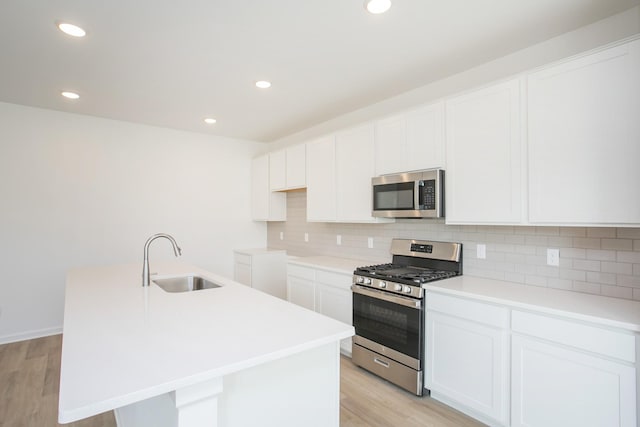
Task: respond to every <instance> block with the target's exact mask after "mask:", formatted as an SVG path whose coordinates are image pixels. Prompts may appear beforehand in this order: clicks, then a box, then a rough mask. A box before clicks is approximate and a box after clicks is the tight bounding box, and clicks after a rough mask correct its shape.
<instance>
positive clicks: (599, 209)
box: [445, 40, 640, 226]
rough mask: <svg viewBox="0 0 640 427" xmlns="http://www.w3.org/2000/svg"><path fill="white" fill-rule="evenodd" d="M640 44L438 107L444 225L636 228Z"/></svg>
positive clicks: (574, 61) (638, 220)
mask: <svg viewBox="0 0 640 427" xmlns="http://www.w3.org/2000/svg"><path fill="white" fill-rule="evenodd" d="M639 75H640V40H634V41H631V42H628V43H624V44H620V45H617V46H614V47H611V48H608V49H603V50H599V51H597V52H594V53H591V54H588V55H583V56H579V57H576V58H573V59H570V60H567V61H564V62H562V63H559V64H556V65H553V66H549V67H545V68H543V69H540V70H539V71H535V72H532V73H528V74H527V75H525V76H522V77H519V78H515V79H513V80H510V81H507V82H504V83H499V84H495V85H492V86H490V87H487V88H483V89H480V90H476V91H473V92H470V93H467V94H464V95H461V96H458V97H455V98H451V99H448V100H447V101H446V113H445V115H446V122H447V125H446V132H447V133H446V147H447V153H446V155H447V163H446V165H447V166H446V170H447V175H446V176H447V188H446V197H447V212H446V218H447V223H451V224H483V223H487V224H535V225H583V226H586V225H615V226H637V225H638V224H640V185H639V184H640V167H638V161H639V160H640V120H638V118H639V117H640V79H639V78H638V76H639Z"/></svg>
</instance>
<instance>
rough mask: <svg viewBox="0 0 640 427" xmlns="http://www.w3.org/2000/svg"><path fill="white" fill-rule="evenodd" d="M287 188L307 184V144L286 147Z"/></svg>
mask: <svg viewBox="0 0 640 427" xmlns="http://www.w3.org/2000/svg"><path fill="white" fill-rule="evenodd" d="M286 154H287V189H289V190H292V189H296V188H304V187H306V186H307V146H306V144H298V145H294V146H292V147H287V149H286Z"/></svg>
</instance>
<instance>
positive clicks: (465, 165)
mask: <svg viewBox="0 0 640 427" xmlns="http://www.w3.org/2000/svg"><path fill="white" fill-rule="evenodd" d="M520 86H521V81H520V79H512V80H509V81H506V82H503V83H499V84H495V85H492V86H489V87H486V88H483V89H480V90H476V91H473V92H469V93H466V94H464V95H460V96H457V97H454V98H450V99H449V100H447V101H446V159H447V167H446V192H445V196H446V219H447V223H451V224H465V223H466V224H517V223H520V222H522V221H523V210H524V206H523V185H522V183H523V180H522V175H523V158H522V155H523V149H522V139H521V135H520V132H521V121H522V117H521V108H520Z"/></svg>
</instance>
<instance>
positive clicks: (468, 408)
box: [425, 292, 640, 427]
mask: <svg viewBox="0 0 640 427" xmlns="http://www.w3.org/2000/svg"><path fill="white" fill-rule="evenodd" d="M426 307H427V308H426V340H425V350H426V351H425V359H426V360H425V387H426V388H428V389H430V390H431V395H432V397H433V398H435V399H437V400H441V401H442V402H444V403H446V404H448V405H450V406H452V407H454V408H456V409H458V410H460V411H462V412H465V413H467V414H468V415H470V416H472V417H474V418H477V419H478V420H480V421H482V422H485V423H487V424H489V425H491V426H513V427H574V426H575V427H604V426H606V427H638V426H640V423H639V421H640V420H639V419H638V414H637V411H638V401H637V390H638V388H640V385H639V384H638V381H639V379H638V378H639V377H640V376H639V375H638V372H637V363H638V360H637V354H638V345H639V343H640V337H639V336H638V335H637V334H634V333H632V332H630V331H627V330H622V329H616V328H611V327H604V326H601V325H599V324H597V323H591V322H581V321H577V320H574V319H571V318H567V317H562V316H558V315H555V316H552V315H548V314H546V313H544V312H542V311H540V312H537V311H535V312H534V311H522V310H519V309H515V308H513V309H512V308H511V307H509V306H507V305H500V304H488V303H485V302H479V301H477V300H474V299H472V298H464V297H458V296H451V295H445V294H439V293H437V292H427V297H426Z"/></svg>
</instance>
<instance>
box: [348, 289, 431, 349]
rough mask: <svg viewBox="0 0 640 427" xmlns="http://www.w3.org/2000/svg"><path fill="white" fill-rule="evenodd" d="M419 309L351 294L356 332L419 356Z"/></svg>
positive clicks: (420, 313) (420, 344)
mask: <svg viewBox="0 0 640 427" xmlns="http://www.w3.org/2000/svg"><path fill="white" fill-rule="evenodd" d="M422 313H423V312H422V310H420V309H415V308H410V307H405V306H402V305H400V304H394V303H392V302H389V301H384V300H380V299H377V298H373V297H369V296H366V295H361V294H357V293H354V294H353V325H354V326H355V329H356V334H357V335H359V336H361V337H363V338H367V339H369V340H371V341H374V342H376V343H378V344H381V345H383V346H385V347H389V348H391V349H393V350H396V351H399V352H400V353H403V354H406V355H407V356H411V357H413V358H414V359H417V360H421V354H422V351H421V350H422V340H421V332H422V323H421V322H422Z"/></svg>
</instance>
